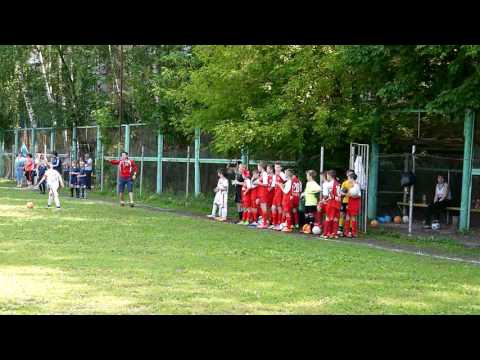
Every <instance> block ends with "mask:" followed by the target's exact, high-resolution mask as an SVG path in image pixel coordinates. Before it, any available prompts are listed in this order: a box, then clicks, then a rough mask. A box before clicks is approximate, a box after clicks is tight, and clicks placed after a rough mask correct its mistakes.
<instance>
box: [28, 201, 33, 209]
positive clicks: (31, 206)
mask: <svg viewBox="0 0 480 360" xmlns="http://www.w3.org/2000/svg"><path fill="white" fill-rule="evenodd" d="M33 207H34V205H33V202H31V201H29V202H27V208H29V209H33Z"/></svg>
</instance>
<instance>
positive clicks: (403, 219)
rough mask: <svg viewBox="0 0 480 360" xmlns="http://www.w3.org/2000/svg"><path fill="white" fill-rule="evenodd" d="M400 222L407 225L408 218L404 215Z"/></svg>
mask: <svg viewBox="0 0 480 360" xmlns="http://www.w3.org/2000/svg"><path fill="white" fill-rule="evenodd" d="M402 222H403V223H404V224H407V223H408V216H407V215H405V216H404V217H403V218H402Z"/></svg>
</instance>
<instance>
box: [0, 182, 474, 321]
mask: <svg viewBox="0 0 480 360" xmlns="http://www.w3.org/2000/svg"><path fill="white" fill-rule="evenodd" d="M29 200H32V201H34V202H35V204H36V207H35V208H34V209H33V210H30V209H27V208H26V206H25V204H26V202H27V201H29ZM45 204H46V197H45V196H42V195H40V194H38V193H32V192H30V191H16V190H13V189H11V190H9V189H0V210H1V211H0V313H1V314H445V313H448V314H470V313H476V314H479V313H480V267H479V266H475V265H471V264H463V263H457V262H450V261H445V260H438V259H432V258H428V257H420V256H415V255H410V254H401V253H392V252H387V251H383V250H378V249H372V248H368V247H364V246H362V245H358V244H343V243H334V242H327V241H323V240H320V239H316V240H313V238H311V237H310V238H308V237H300V236H292V235H288V234H281V233H277V232H272V231H266V230H264V231H260V230H255V229H249V228H245V227H242V226H235V225H231V224H221V223H216V222H212V221H208V220H202V219H198V218H193V217H186V216H181V215H177V214H174V213H168V212H157V211H150V210H145V209H141V208H134V209H130V208H120V207H118V205H116V204H108V203H99V202H93V201H81V200H70V199H66V198H65V197H64V198H62V206H63V208H62V209H61V210H60V211H56V210H53V209H46V208H45Z"/></svg>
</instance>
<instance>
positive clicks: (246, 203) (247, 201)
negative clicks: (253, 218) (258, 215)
mask: <svg viewBox="0 0 480 360" xmlns="http://www.w3.org/2000/svg"><path fill="white" fill-rule="evenodd" d="M242 206H243V208H244V209H248V208H250V207H252V199H251V197H250V193H249V192H248V193H246V194H245V193H242Z"/></svg>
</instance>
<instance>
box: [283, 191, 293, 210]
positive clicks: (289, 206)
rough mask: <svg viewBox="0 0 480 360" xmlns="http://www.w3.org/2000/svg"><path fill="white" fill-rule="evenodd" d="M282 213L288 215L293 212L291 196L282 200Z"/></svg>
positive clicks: (286, 196)
mask: <svg viewBox="0 0 480 360" xmlns="http://www.w3.org/2000/svg"><path fill="white" fill-rule="evenodd" d="M282 211H283V212H284V213H288V212H291V211H292V198H291V196H288V195H285V196H283V199H282Z"/></svg>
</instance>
